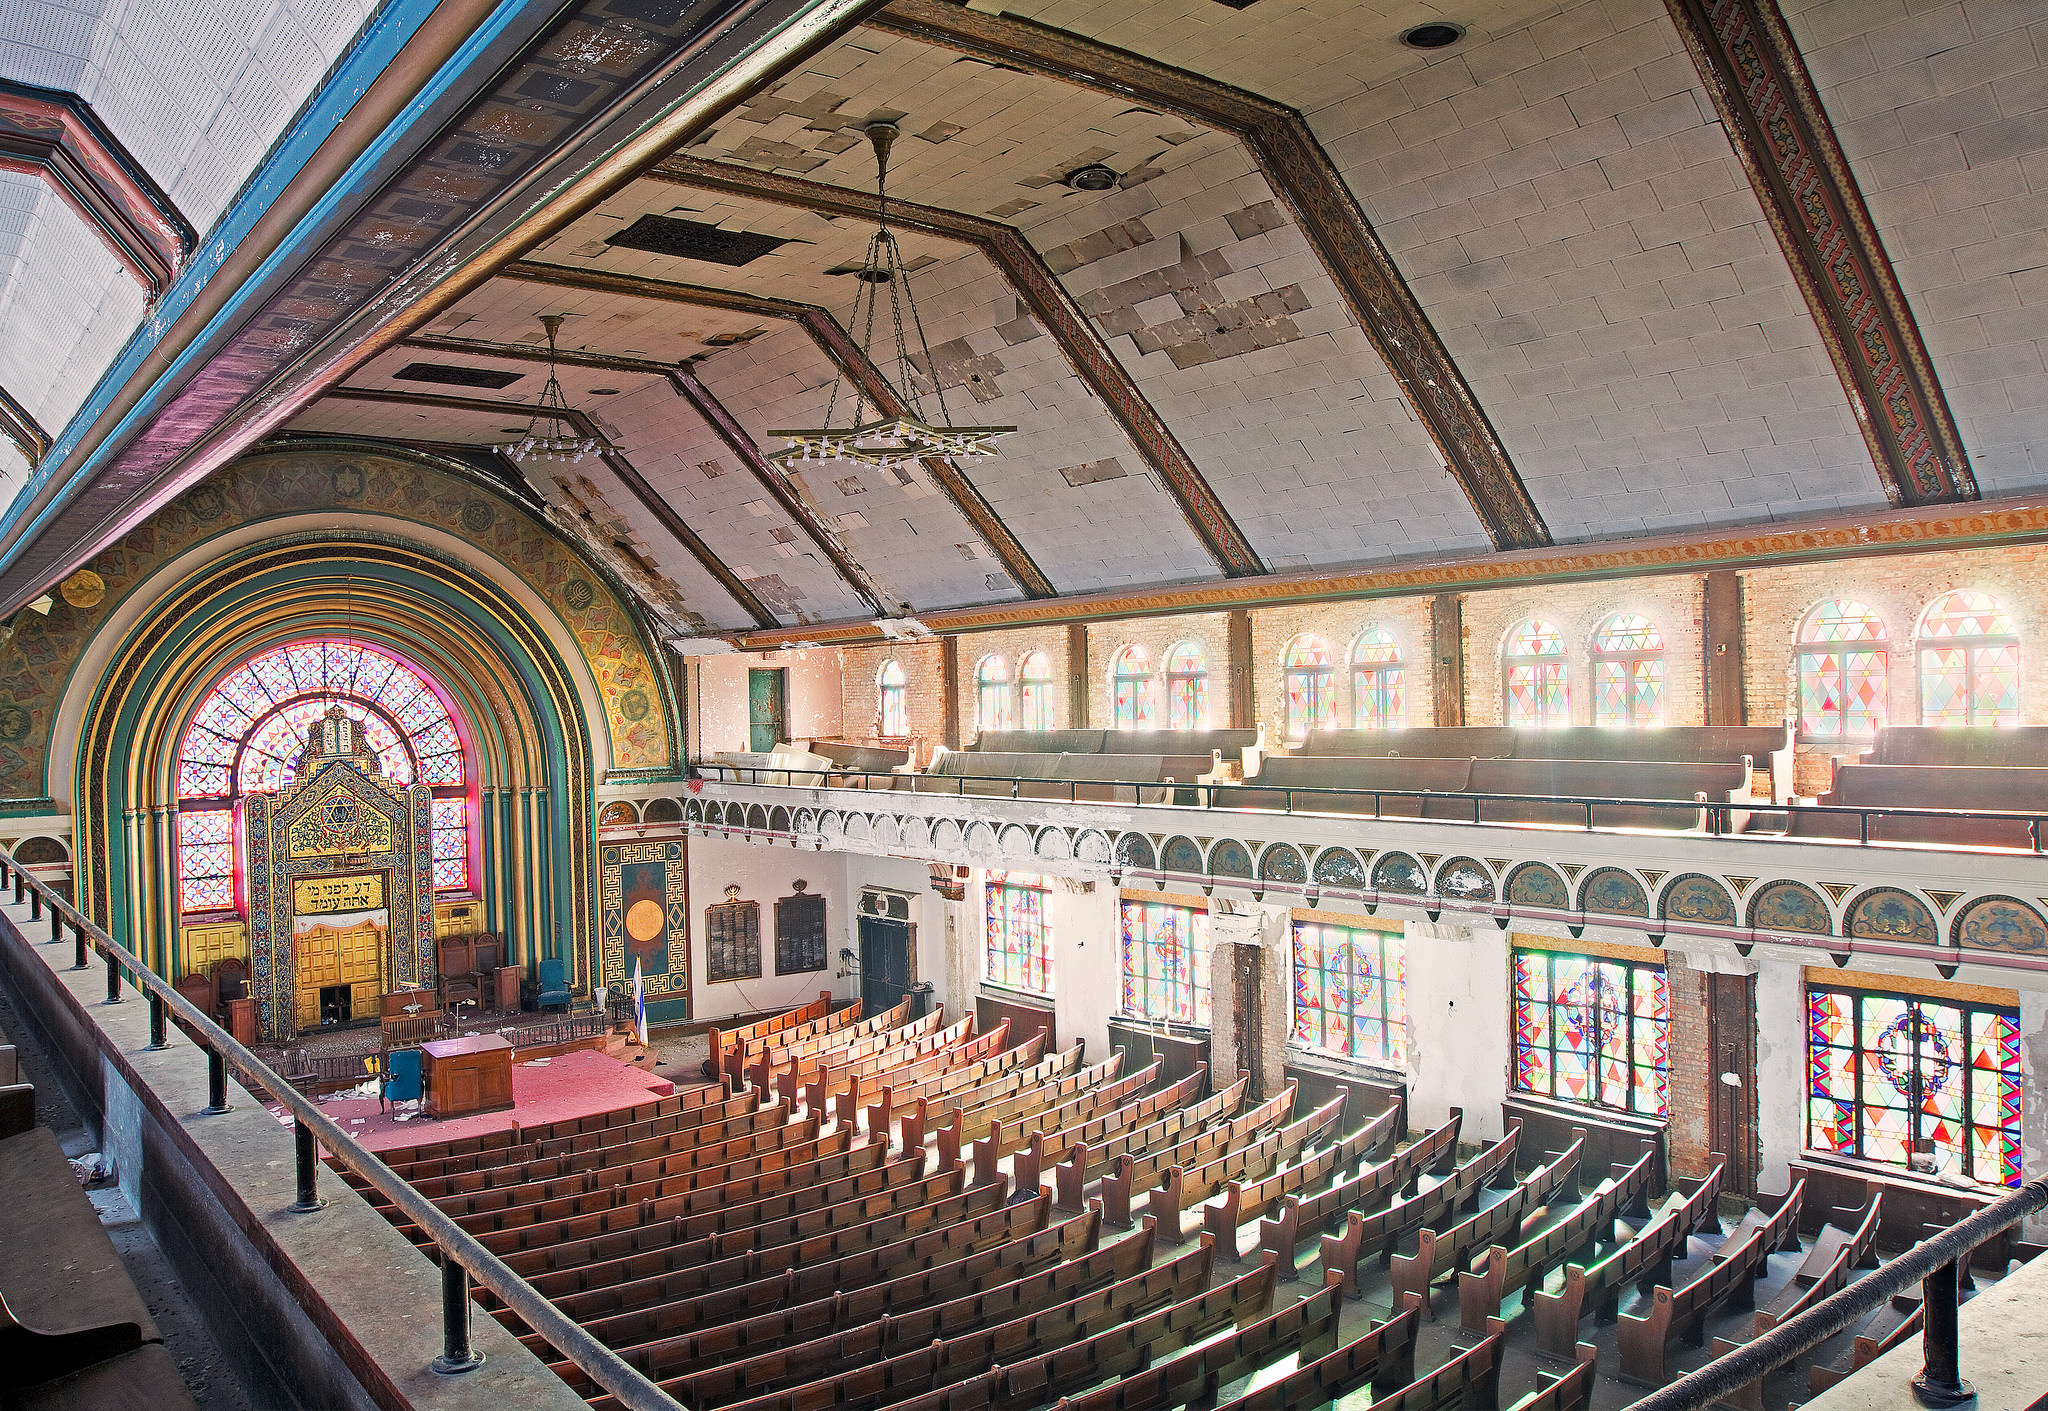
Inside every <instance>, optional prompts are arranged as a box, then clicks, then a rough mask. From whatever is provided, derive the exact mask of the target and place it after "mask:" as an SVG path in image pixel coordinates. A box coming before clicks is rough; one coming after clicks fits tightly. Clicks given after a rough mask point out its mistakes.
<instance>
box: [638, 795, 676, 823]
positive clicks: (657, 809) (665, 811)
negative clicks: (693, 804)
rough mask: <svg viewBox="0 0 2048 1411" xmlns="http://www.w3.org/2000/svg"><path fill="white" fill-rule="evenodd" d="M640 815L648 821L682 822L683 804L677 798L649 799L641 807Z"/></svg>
mask: <svg viewBox="0 0 2048 1411" xmlns="http://www.w3.org/2000/svg"><path fill="white" fill-rule="evenodd" d="M640 817H641V819H642V820H643V821H644V822H647V823H680V822H682V821H683V806H682V804H681V803H679V802H678V801H677V800H675V799H666V798H664V799H649V800H648V801H647V803H646V804H645V805H644V806H643V807H642V808H641V810H640Z"/></svg>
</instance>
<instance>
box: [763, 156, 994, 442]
mask: <svg viewBox="0 0 2048 1411" xmlns="http://www.w3.org/2000/svg"><path fill="white" fill-rule="evenodd" d="M867 134H868V141H869V142H871V143H873V144H874V149H875V233H874V234H873V235H872V236H870V237H869V238H868V249H867V254H866V256H865V257H864V258H863V259H862V261H861V267H860V270H859V272H858V273H857V274H856V275H855V276H854V292H853V317H852V318H851V319H850V320H849V321H848V324H847V328H848V330H849V331H851V332H854V333H855V334H856V336H857V338H858V341H859V343H860V351H861V356H862V357H863V358H864V359H866V361H867V364H868V366H869V367H871V368H873V369H874V375H875V377H876V378H877V379H879V380H880V382H881V383H882V387H880V388H876V389H875V395H874V396H870V395H869V388H868V384H867V382H866V380H865V379H863V378H860V377H857V376H855V375H854V374H853V373H852V372H851V371H850V370H844V369H842V371H841V374H840V376H838V377H835V378H834V379H833V380H832V395H831V398H830V400H829V401H827V402H826V404H825V424H824V425H823V426H821V427H807V428H796V429H786V430H781V431H770V432H769V433H768V434H769V435H770V436H777V437H780V438H782V439H783V440H784V441H786V442H787V443H788V444H787V446H785V447H784V449H782V450H780V451H777V452H776V453H775V454H773V455H771V456H770V457H769V458H768V459H770V460H772V461H775V462H777V463H778V464H780V465H783V466H796V465H801V464H803V463H805V462H809V461H841V462H846V463H850V464H854V465H867V466H874V467H876V468H877V469H881V470H902V469H904V468H906V467H907V466H908V465H909V464H910V463H911V462H914V461H916V460H918V459H920V458H921V457H924V456H951V457H956V458H960V457H980V456H993V455H994V454H995V453H996V450H995V447H994V446H993V445H992V444H991V443H992V442H993V441H994V440H995V438H996V437H998V436H1003V435H1007V434H1008V433H1010V432H1012V431H1015V430H1016V429H1017V428H1016V427H1014V426H952V425H949V424H948V422H949V421H950V416H949V414H948V412H947V410H946V389H945V387H944V385H943V384H942V382H941V381H940V378H939V371H938V366H937V364H936V363H934V362H933V361H932V350H931V345H930V343H928V342H927V341H926V340H925V336H924V321H923V319H922V318H921V317H920V316H919V315H918V312H917V299H916V297H915V296H914V295H913V294H912V293H911V290H910V275H909V273H908V272H907V271H906V270H905V269H904V268H903V264H902V260H901V257H900V256H901V251H900V250H899V248H898V246H897V244H896V236H895V235H894V233H892V232H891V231H890V229H889V148H890V146H891V144H893V143H894V142H895V140H896V134H897V128H896V124H894V123H892V122H873V123H869V124H868V126H867ZM884 289H887V290H888V291H889V328H888V332H889V334H890V336H891V338H892V342H893V346H894V352H895V357H894V359H893V362H894V363H895V367H896V376H895V377H894V378H893V379H892V378H891V377H890V376H889V374H888V373H887V372H886V371H884V370H883V369H884V364H883V363H882V362H880V361H878V360H877V359H876V358H875V355H874V345H875V319H876V317H877V315H878V313H879V311H880V309H881V299H882V291H883V290H884ZM906 309H907V310H908V312H909V316H910V317H909V326H908V329H907V330H906V328H905V323H904V313H905V310H906ZM912 335H914V336H915V337H916V340H917V351H918V354H919V355H920V356H921V357H922V359H923V361H922V362H919V361H918V359H917V358H914V357H912V355H911V351H910V338H911V336H912ZM920 373H921V374H922V375H924V376H925V377H927V378H928V379H929V380H930V382H931V386H932V394H933V397H934V400H935V401H936V402H937V404H938V414H939V415H938V421H937V422H936V423H934V422H933V421H932V420H931V418H930V417H929V416H928V415H927V413H926V411H925V406H924V398H923V396H922V395H921V394H920V393H919V392H918V387H917V379H918V375H919V374H920ZM842 381H844V382H847V383H850V384H851V385H852V388H853V415H852V418H851V419H850V420H849V421H848V423H847V424H846V425H845V426H843V427H839V428H836V429H835V428H834V426H833V424H832V423H833V418H834V417H835V415H836V414H837V412H838V409H839V396H840V393H839V387H840V383H841V382H842ZM884 389H886V392H887V394H888V395H889V396H890V397H892V398H893V400H894V402H895V404H896V411H895V412H893V413H892V412H891V411H890V409H889V407H888V406H887V405H886V404H885V403H884V401H883V393H884ZM870 404H872V405H873V409H874V412H875V419H874V420H873V421H868V420H866V417H867V415H868V411H869V407H870Z"/></svg>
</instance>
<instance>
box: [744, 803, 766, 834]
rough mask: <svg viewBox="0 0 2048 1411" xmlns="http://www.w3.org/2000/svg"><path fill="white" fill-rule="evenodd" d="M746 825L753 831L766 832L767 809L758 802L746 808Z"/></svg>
mask: <svg viewBox="0 0 2048 1411" xmlns="http://www.w3.org/2000/svg"><path fill="white" fill-rule="evenodd" d="M747 827H748V829H749V830H750V831H752V832H755V833H764V832H766V831H767V830H768V810H767V809H765V808H763V807H761V805H759V804H754V805H753V806H752V807H750V808H749V809H748V810H747Z"/></svg>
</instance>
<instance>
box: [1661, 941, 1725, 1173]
mask: <svg viewBox="0 0 2048 1411" xmlns="http://www.w3.org/2000/svg"><path fill="white" fill-rule="evenodd" d="M1664 979H1665V983H1666V985H1667V986H1668V988H1669V992H1670V996H1671V1127H1670V1134H1669V1142H1670V1160H1671V1174H1672V1175H1674V1176H1684V1177H1688V1178H1690V1177H1697V1176H1704V1175H1706V1174H1707V1167H1708V1165H1709V1164H1710V1163H1709V1161H1708V1157H1709V1154H1710V1151H1711V1148H1712V1146H1713V1138H1712V1131H1713V1128H1712V1125H1711V1123H1710V1122H1709V1120H1708V1116H1707V1114H1708V1112H1709V1111H1710V1110H1711V1109H1710V1108H1709V1106H1708V1104H1709V1103H1711V1102H1713V1100H1714V1096H1715V1094H1714V1087H1713V1085H1714V1084H1715V1083H1717V1082H1718V1081H1719V1075H1718V1074H1717V1073H1716V1071H1715V1066H1714V1062H1713V1045H1712V1043H1711V1041H1710V1040H1709V1038H1708V1032H1707V977H1706V975H1704V974H1703V973H1701V972H1700V971H1697V970H1694V969H1693V968H1692V967H1690V966H1689V965H1687V964H1686V963H1685V957H1684V956H1683V955H1681V954H1679V953H1678V952H1677V951H1666V952H1665V953H1664Z"/></svg>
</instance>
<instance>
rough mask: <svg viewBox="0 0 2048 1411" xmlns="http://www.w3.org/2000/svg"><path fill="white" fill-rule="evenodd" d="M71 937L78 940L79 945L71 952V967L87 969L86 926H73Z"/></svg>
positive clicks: (75, 940)
mask: <svg viewBox="0 0 2048 1411" xmlns="http://www.w3.org/2000/svg"><path fill="white" fill-rule="evenodd" d="M71 939H72V940H73V941H74V942H76V944H77V947H78V948H77V949H76V950H74V951H73V952H72V953H71V968H72V969H73V970H83V969H85V927H83V926H73V927H72V928H71Z"/></svg>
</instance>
